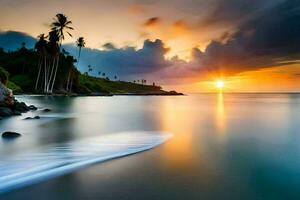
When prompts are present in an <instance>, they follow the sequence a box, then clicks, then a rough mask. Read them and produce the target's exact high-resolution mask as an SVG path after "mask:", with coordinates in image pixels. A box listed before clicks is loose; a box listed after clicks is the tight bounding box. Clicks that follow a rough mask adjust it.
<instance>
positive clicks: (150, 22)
mask: <svg viewBox="0 0 300 200" xmlns="http://www.w3.org/2000/svg"><path fill="white" fill-rule="evenodd" d="M160 21H161V20H160V19H159V18H158V17H152V18H149V19H148V20H147V21H146V22H145V23H144V26H145V27H154V26H157V25H159V24H160Z"/></svg>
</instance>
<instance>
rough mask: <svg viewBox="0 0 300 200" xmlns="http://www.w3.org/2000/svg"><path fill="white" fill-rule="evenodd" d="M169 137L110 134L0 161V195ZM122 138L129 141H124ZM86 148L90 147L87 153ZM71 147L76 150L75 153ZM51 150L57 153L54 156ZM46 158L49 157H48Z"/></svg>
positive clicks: (121, 155)
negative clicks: (34, 164) (27, 167)
mask: <svg viewBox="0 0 300 200" xmlns="http://www.w3.org/2000/svg"><path fill="white" fill-rule="evenodd" d="M170 137H171V135H169V134H157V133H153V132H151V133H149V132H139V133H137V132H136V133H123V134H113V135H109V136H107V137H105V136H101V137H97V138H94V139H89V140H86V141H80V142H73V143H66V144H64V145H60V146H50V147H47V148H46V150H43V151H42V152H41V153H39V152H33V154H32V153H24V154H22V155H20V156H19V157H18V156H17V157H15V158H14V159H7V160H4V161H0V166H4V167H7V168H8V169H7V171H5V170H3V169H1V167H0V170H2V171H1V174H0V193H5V192H8V191H11V190H14V189H17V188H21V187H24V186H28V185H31V184H34V183H38V182H41V181H44V180H47V179H50V178H54V177H58V176H61V175H64V174H66V173H70V172H73V171H75V170H78V169H80V168H83V167H85V166H88V165H91V164H95V163H101V162H104V161H107V160H111V159H114V158H120V157H124V156H127V155H130V154H135V153H138V152H142V151H146V150H150V149H152V148H154V147H156V146H158V145H160V144H162V143H164V142H166V141H167V140H168V139H170ZM124 139H126V140H127V141H128V142H127V143H126V141H125V142H124V141H123V140H124ZM113 140H115V143H113ZM91 141H92V143H91ZM98 141H99V143H98ZM106 142H108V143H106ZM89 146H90V147H91V150H90V151H89ZM107 146H108V149H98V148H101V147H102V148H103V147H105V148H107ZM67 147H69V148H67ZM78 147H79V148H78ZM97 147H98V148H97ZM112 147H113V148H112ZM73 148H75V151H74V149H73ZM59 149H61V150H67V151H62V152H61V151H58V150H59ZM53 151H55V152H56V156H55V154H54V155H53ZM49 152H50V154H49ZM80 152H81V153H82V154H80ZM36 153H38V157H36ZM49 155H52V156H51V157H50V158H49ZM20 158H22V159H23V160H22V159H20ZM24 158H25V160H24ZM36 161H37V162H36ZM28 163H29V166H30V164H32V163H36V166H32V167H31V168H30V169H26V168H25V169H24V167H25V166H26V164H28ZM45 163H46V164H45ZM22 164H23V168H22ZM10 166H11V168H10Z"/></svg>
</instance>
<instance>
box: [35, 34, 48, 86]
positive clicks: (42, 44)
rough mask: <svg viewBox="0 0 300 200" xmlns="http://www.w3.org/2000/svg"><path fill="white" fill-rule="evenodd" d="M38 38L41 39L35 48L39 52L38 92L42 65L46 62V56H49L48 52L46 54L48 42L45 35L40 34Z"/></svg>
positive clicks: (36, 84)
mask: <svg viewBox="0 0 300 200" xmlns="http://www.w3.org/2000/svg"><path fill="white" fill-rule="evenodd" d="M38 38H39V40H38V41H37V43H36V44H35V46H34V48H35V49H36V50H37V53H38V55H39V62H38V75H37V79H36V83H35V90H37V88H38V84H39V80H40V76H41V71H42V65H43V62H45V61H46V54H47V52H46V45H47V41H46V36H45V34H40V35H39V36H38Z"/></svg>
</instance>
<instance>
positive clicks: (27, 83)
mask: <svg viewBox="0 0 300 200" xmlns="http://www.w3.org/2000/svg"><path fill="white" fill-rule="evenodd" d="M10 80H11V81H12V82H14V83H15V84H16V85H20V86H21V88H22V90H24V91H33V90H34V81H33V80H32V79H31V78H30V77H29V76H28V75H21V74H20V75H16V76H13V77H12V78H11V79H10Z"/></svg>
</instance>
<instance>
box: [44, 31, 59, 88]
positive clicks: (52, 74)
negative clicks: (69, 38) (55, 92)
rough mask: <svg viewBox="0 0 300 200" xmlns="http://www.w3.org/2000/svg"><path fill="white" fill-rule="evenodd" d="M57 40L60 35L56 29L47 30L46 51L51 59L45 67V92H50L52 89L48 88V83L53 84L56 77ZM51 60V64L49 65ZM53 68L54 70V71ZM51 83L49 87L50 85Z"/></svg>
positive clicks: (57, 59)
mask: <svg viewBox="0 0 300 200" xmlns="http://www.w3.org/2000/svg"><path fill="white" fill-rule="evenodd" d="M59 41H60V37H59V34H58V32H57V31H50V32H49V42H48V53H49V55H50V56H51V58H52V59H51V60H49V61H48V67H47V73H46V74H47V76H46V82H47V85H46V88H45V92H46V93H49V92H52V89H50V85H51V84H52V85H53V84H54V81H55V78H56V70H57V66H58V61H59V53H60V47H59ZM51 62H52V66H51V65H50V64H51ZM54 70H55V71H54ZM52 85H51V87H52Z"/></svg>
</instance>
